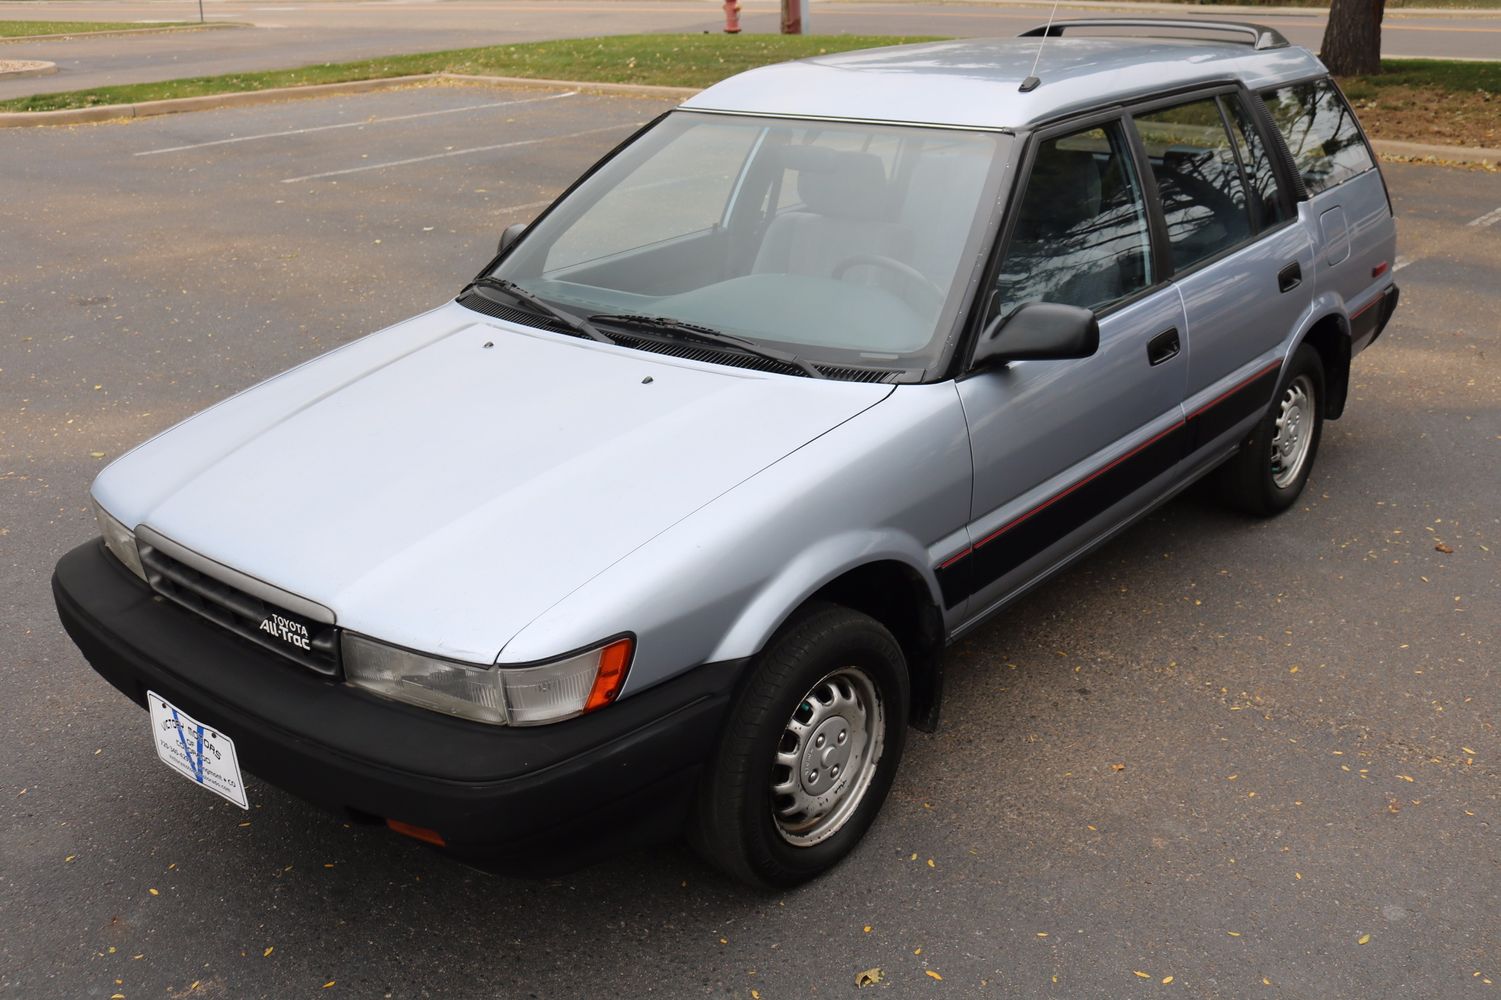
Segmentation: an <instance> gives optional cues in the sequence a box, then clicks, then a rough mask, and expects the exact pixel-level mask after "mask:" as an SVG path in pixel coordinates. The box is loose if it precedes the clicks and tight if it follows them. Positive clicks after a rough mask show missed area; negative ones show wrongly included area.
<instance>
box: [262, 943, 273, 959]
mask: <svg viewBox="0 0 1501 1000" xmlns="http://www.w3.org/2000/svg"><path fill="white" fill-rule="evenodd" d="M275 950H276V945H274V944H273V945H271V946H270V947H268V948H267V949H266V950H265V951H263V952H261V957H262V958H270V957H271V953H272V952H273V951H275Z"/></svg>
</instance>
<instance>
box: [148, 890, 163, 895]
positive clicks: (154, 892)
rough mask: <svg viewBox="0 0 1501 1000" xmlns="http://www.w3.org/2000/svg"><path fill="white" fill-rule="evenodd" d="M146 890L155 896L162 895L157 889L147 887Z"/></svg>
mask: <svg viewBox="0 0 1501 1000" xmlns="http://www.w3.org/2000/svg"><path fill="white" fill-rule="evenodd" d="M146 891H147V892H149V893H151V895H153V896H160V895H161V893H159V892H157V891H156V890H155V889H147V890H146Z"/></svg>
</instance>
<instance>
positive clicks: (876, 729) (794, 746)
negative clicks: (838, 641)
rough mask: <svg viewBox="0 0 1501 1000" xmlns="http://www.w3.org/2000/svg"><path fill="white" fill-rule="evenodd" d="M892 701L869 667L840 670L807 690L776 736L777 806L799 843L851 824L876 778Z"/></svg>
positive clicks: (784, 831)
mask: <svg viewBox="0 0 1501 1000" xmlns="http://www.w3.org/2000/svg"><path fill="white" fill-rule="evenodd" d="M885 733H886V715H885V706H884V705H883V703H882V701H881V696H880V693H879V692H878V691H877V690H876V686H875V682H873V681H872V680H871V679H870V675H869V674H868V673H866V671H865V669H864V668H862V667H841V668H840V669H838V670H834V671H832V672H830V673H828V674H826V675H825V676H824V677H823V678H822V679H821V680H819V682H818V683H817V684H814V685H813V686H812V687H811V688H809V689H808V693H807V694H805V695H803V698H802V701H800V702H799V703H798V705H797V708H795V709H794V710H793V713H792V718H790V719H788V720H787V723H786V725H785V726H784V727H783V729H782V734H781V736H780V737H779V739H778V741H777V749H776V756H775V759H774V761H773V763H772V769H771V811H772V818H773V820H774V821H775V822H776V827H777V832H778V833H780V834H781V835H782V839H783V840H785V841H787V842H788V843H789V844H792V845H794V846H797V847H811V846H812V845H814V844H817V843H819V842H821V841H824V840H827V839H828V838H829V837H832V836H833V835H834V834H836V833H838V832H839V830H840V829H842V828H843V827H844V825H845V824H846V823H848V822H849V819H850V817H851V816H853V815H854V814H855V811H856V810H857V809H858V808H859V807H860V803H861V802H862V801H863V800H864V798H865V794H866V792H868V791H869V790H870V784H871V781H872V780H873V779H874V778H875V774H876V768H877V766H878V765H879V763H880V760H881V751H882V748H883V746H884V743H885Z"/></svg>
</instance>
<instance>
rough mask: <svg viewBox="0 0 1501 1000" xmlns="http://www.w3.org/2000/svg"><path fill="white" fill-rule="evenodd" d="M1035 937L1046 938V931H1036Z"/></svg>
mask: <svg viewBox="0 0 1501 1000" xmlns="http://www.w3.org/2000/svg"><path fill="white" fill-rule="evenodd" d="M1037 936H1038V937H1047V936H1048V932H1047V931H1038V932H1037Z"/></svg>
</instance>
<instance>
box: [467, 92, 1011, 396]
mask: <svg viewBox="0 0 1501 1000" xmlns="http://www.w3.org/2000/svg"><path fill="white" fill-rule="evenodd" d="M1008 142H1010V138H1009V137H1008V136H1005V135H1001V134H997V133H987V132H970V131H958V130H951V129H935V128H915V127H906V126H899V125H886V124H860V123H833V122H804V121H792V120H775V119H766V118H753V117H741V116H731V115H716V114H695V113H689V112H675V113H673V114H671V115H668V116H667V117H666V118H665V119H663V120H662V121H661V122H660V123H659V124H658V125H657V126H656V127H654V128H652V129H651V130H650V131H649V132H648V133H646V134H645V135H643V136H642V137H641V138H640V139H638V140H637V141H636V142H634V143H632V144H631V146H630V147H628V148H627V149H625V150H624V151H623V152H621V153H620V154H619V155H617V156H616V157H614V158H613V159H611V160H610V161H609V162H608V163H606V164H605V165H604V166H603V167H602V168H601V169H600V170H599V171H597V172H596V173H595V174H594V175H593V176H591V177H589V178H588V180H586V181H585V182H584V183H583V184H581V185H580V186H579V187H578V188H577V189H576V190H575V191H574V192H573V193H572V194H571V195H569V197H568V198H567V199H566V200H565V201H563V202H562V203H561V204H559V205H557V206H556V207H555V208H554V209H553V210H552V211H551V212H549V213H548V214H547V215H546V216H545V217H544V218H543V219H541V220H540V221H539V222H538V223H537V224H536V225H535V226H533V227H532V229H531V230H530V231H529V232H528V233H527V234H526V237H525V238H524V239H523V240H522V241H521V243H520V244H518V245H517V246H516V248H515V249H514V250H513V251H512V252H511V253H510V254H509V255H507V256H506V258H505V259H504V260H503V261H501V263H500V264H499V265H498V266H497V267H496V268H495V269H494V271H493V272H491V276H492V277H495V278H503V279H507V280H509V281H511V282H514V283H515V284H516V285H519V286H521V287H522V288H523V289H525V290H526V291H528V292H531V293H533V294H534V295H537V296H540V297H542V298H544V299H546V300H547V301H548V302H550V303H553V304H555V305H557V306H560V307H562V308H564V309H566V310H568V311H570V312H572V313H573V314H575V315H577V316H581V317H588V316H595V317H602V318H601V319H600V323H601V324H602V325H604V324H607V323H608V322H609V319H608V318H609V317H618V316H650V317H656V318H666V319H671V320H677V321H680V322H682V323H689V324H696V325H698V326H700V327H704V328H708V329H710V330H713V331H721V332H723V333H728V334H733V335H735V336H738V337H742V338H746V339H748V340H750V341H753V342H755V343H759V344H762V345H764V346H765V347H767V348H775V349H777V350H779V351H783V352H787V353H789V354H792V355H796V356H798V357H801V358H805V359H812V360H815V361H820V362H827V363H831V364H838V365H859V366H875V367H882V368H891V369H906V370H912V369H924V368H930V367H932V366H933V363H934V361H935V359H936V358H937V357H938V356H939V355H940V354H941V353H942V350H943V347H944V345H945V342H946V340H947V337H948V333H949V330H950V328H952V327H953V326H954V318H955V313H956V311H957V309H958V300H959V298H960V296H959V295H958V294H956V292H955V289H957V288H962V287H963V282H964V281H965V280H967V278H968V277H969V275H970V272H971V271H972V269H973V268H974V266H976V264H977V262H978V259H979V250H980V246H979V244H980V240H981V238H982V235H983V230H984V226H985V223H986V221H987V219H988V218H989V216H990V214H991V209H992V208H993V207H994V204H995V199H996V196H995V181H996V178H995V176H994V175H996V174H997V173H998V167H997V165H998V164H999V163H1000V161H1001V159H1002V158H1001V157H1000V156H999V155H998V153H1001V152H1004V150H1003V149H1001V145H1002V144H1003V143H1008Z"/></svg>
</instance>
